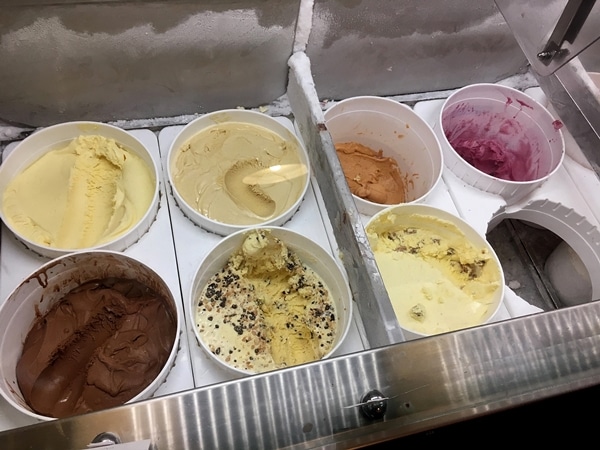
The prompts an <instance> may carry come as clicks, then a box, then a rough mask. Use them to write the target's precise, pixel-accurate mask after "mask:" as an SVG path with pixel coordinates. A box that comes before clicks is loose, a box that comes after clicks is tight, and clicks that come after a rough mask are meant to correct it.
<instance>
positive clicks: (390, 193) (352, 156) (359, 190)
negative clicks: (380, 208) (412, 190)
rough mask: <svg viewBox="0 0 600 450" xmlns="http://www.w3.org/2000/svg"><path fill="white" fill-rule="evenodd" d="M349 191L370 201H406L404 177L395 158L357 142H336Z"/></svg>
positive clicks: (389, 203) (385, 202)
mask: <svg viewBox="0 0 600 450" xmlns="http://www.w3.org/2000/svg"><path fill="white" fill-rule="evenodd" d="M335 149H336V153H337V155H338V158H339V160H340V164H341V165H342V170H343V171H344V176H345V178H346V182H347V183H348V187H349V188H350V191H351V192H352V193H353V194H354V195H356V196H358V197H360V198H363V199H365V200H369V201H371V202H373V203H380V204H385V205H393V204H398V203H403V202H405V201H406V183H407V180H406V177H403V176H402V174H401V173H400V169H399V168H398V163H397V162H396V160H395V159H394V158H389V157H386V156H383V151H382V150H379V151H377V152H376V151H375V150H373V149H371V148H369V147H367V146H365V145H363V144H359V143H358V142H341V143H338V144H335Z"/></svg>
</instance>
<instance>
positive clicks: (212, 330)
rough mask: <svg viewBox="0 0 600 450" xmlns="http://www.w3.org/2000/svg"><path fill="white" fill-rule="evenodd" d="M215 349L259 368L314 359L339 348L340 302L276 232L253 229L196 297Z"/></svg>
mask: <svg viewBox="0 0 600 450" xmlns="http://www.w3.org/2000/svg"><path fill="white" fill-rule="evenodd" d="M195 317H196V326H197V328H198V331H199V334H200V335H201V336H202V339H203V341H204V342H205V343H206V344H207V346H208V347H209V348H210V351H211V352H212V353H213V354H214V355H216V356H217V357H218V358H220V359H221V360H223V362H225V363H226V364H228V365H230V366H232V367H234V368H236V369H239V370H244V371H248V372H252V373H258V372H265V371H268V370H274V369H278V368H282V367H289V366H294V365H297V364H302V363H306V362H311V361H315V360H318V359H321V358H322V357H323V356H325V355H326V354H327V353H328V352H329V351H330V350H331V348H332V347H333V343H334V341H335V338H336V333H337V322H336V311H335V307H334V303H333V299H332V298H331V295H330V293H329V290H328V288H327V286H325V284H324V282H323V281H322V279H321V278H320V277H319V275H318V274H317V273H315V272H314V271H313V270H312V269H310V268H309V267H308V266H306V265H305V264H304V263H303V262H302V261H300V260H299V259H298V257H297V256H296V255H295V254H294V253H293V252H291V251H290V250H289V249H288V248H287V246H286V245H285V244H284V243H283V242H282V241H281V240H280V239H278V238H276V237H275V236H273V235H272V234H271V233H270V231H269V230H253V231H252V232H250V233H248V235H247V236H246V238H245V240H244V242H243V245H242V247H241V248H240V249H239V250H238V251H236V252H235V253H234V254H233V255H232V256H231V257H230V258H229V260H228V262H227V264H226V265H225V267H224V268H223V269H222V270H221V271H219V272H218V273H216V274H215V275H214V276H212V277H211V278H210V280H209V281H208V283H207V284H206V287H205V288H204V289H203V291H202V293H201V294H200V297H199V298H198V300H197V307H196V311H195Z"/></svg>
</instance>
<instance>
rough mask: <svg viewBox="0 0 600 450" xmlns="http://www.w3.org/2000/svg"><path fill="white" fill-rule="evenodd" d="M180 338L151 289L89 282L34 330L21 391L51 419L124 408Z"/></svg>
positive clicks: (20, 374)
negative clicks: (177, 338) (110, 408)
mask: <svg viewBox="0 0 600 450" xmlns="http://www.w3.org/2000/svg"><path fill="white" fill-rule="evenodd" d="M176 332H177V321H176V312H175V311H173V308H172V306H171V305H170V304H169V303H168V301H167V300H166V299H164V298H163V297H161V296H159V295H158V294H157V293H155V292H154V291H152V290H150V289H149V288H148V287H146V286H144V285H142V284H140V283H139V282H137V281H133V280H124V279H116V278H111V279H104V280H96V281H90V282H87V283H85V284H83V285H81V286H79V287H78V288H75V289H74V290H72V291H71V292H69V293H68V294H67V295H66V296H65V297H64V298H63V299H61V300H60V301H59V302H57V303H56V304H55V305H54V306H53V307H52V308H51V309H50V310H49V311H48V312H47V313H46V314H44V315H43V316H40V317H39V318H38V319H37V320H36V321H35V323H34V324H33V327H32V329H31V330H30V332H29V333H28V335H27V337H26V339H25V342H24V344H23V352H22V355H21V358H20V359H19V361H18V363H17V380H18V383H19V388H20V389H21V392H22V393H23V396H24V398H25V400H26V401H27V403H28V405H29V406H30V407H31V408H32V409H33V410H34V411H35V412H37V413H39V414H42V415H46V416H50V417H57V418H62V417H68V416H72V415H75V414H81V413H85V412H90V411H96V410H100V409H105V408H109V407H113V406H117V405H121V404H123V403H125V402H127V401H129V400H131V399H132V398H133V397H135V396H136V395H138V394H139V393H140V392H141V391H143V390H144V389H145V388H146V387H147V386H148V385H149V384H150V383H151V382H152V381H153V380H154V378H156V376H157V375H158V374H159V373H160V371H161V370H162V368H163V366H164V364H165V362H166V361H167V359H168V357H169V354H170V352H171V349H172V346H173V343H174V341H175V337H176Z"/></svg>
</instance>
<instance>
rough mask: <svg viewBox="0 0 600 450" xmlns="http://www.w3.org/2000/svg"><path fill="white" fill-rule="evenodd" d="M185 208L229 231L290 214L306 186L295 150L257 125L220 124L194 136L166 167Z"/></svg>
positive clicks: (296, 150)
mask: <svg viewBox="0 0 600 450" xmlns="http://www.w3.org/2000/svg"><path fill="white" fill-rule="evenodd" d="M171 171H172V172H171V173H172V176H173V183H174V184H175V187H176V189H177V191H178V192H179V194H180V195H181V197H182V198H183V199H184V200H185V202H186V203H187V204H188V205H189V206H190V207H191V208H193V209H195V210H196V211H198V212H200V213H201V214H202V215H204V216H206V217H208V218H210V219H213V220H215V221H217V222H221V223H227V224H233V225H254V224H260V223H264V222H266V221H268V220H270V219H272V218H275V217H277V216H279V215H281V214H282V213H284V212H285V211H287V210H289V209H290V208H291V207H292V206H293V205H294V204H295V203H296V202H297V201H298V199H299V198H300V197H301V196H302V194H303V192H304V189H305V187H306V185H307V183H308V175H307V168H306V166H305V165H304V164H303V162H302V160H301V159H300V149H299V148H298V146H297V145H296V144H295V142H293V141H291V140H284V139H283V138H282V137H281V136H279V135H278V134H277V133H274V132H273V131H271V130H269V129H267V128H265V127H262V126H258V125H253V124H249V123H241V122H225V123H222V124H217V125H213V126H211V127H208V128H206V129H205V130H203V131H201V132H199V133H198V134H196V135H195V136H193V137H192V138H191V139H190V140H189V141H188V142H186V143H185V144H184V145H183V146H182V147H181V148H180V149H179V150H178V152H177V154H176V155H175V157H174V161H173V162H172V166H171Z"/></svg>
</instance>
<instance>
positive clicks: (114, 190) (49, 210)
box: [2, 135, 157, 249]
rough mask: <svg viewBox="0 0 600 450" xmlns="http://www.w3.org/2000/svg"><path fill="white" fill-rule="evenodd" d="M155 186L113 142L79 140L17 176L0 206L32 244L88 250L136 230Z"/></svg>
mask: <svg viewBox="0 0 600 450" xmlns="http://www.w3.org/2000/svg"><path fill="white" fill-rule="evenodd" d="M156 183H157V180H156V179H155V177H154V174H153V173H152V171H151V169H150V167H149V166H148V164H147V163H146V162H145V161H144V160H142V158H140V157H139V156H138V155H136V154H135V153H133V152H131V151H129V150H128V149H126V148H125V147H123V146H122V145H120V144H119V143H118V142H116V141H115V140H114V139H108V138H105V137H103V136H98V135H91V136H79V137H77V138H76V139H73V140H72V141H71V142H70V143H68V144H67V145H64V146H63V147H60V148H56V149H54V150H51V151H49V152H47V153H45V154H44V155H43V156H41V157H40V158H39V159H38V160H37V161H35V162H34V163H33V164H31V165H30V166H29V167H27V168H26V169H25V170H23V171H22V172H21V173H20V174H18V175H17V176H15V177H14V178H13V179H12V180H11V181H10V183H9V184H8V185H7V187H6V189H5V191H4V194H3V200H2V207H3V212H4V217H5V220H6V221H7V223H8V224H10V226H11V227H12V228H13V229H14V230H15V231H16V232H18V233H19V234H21V235H22V236H23V237H24V238H26V239H28V240H30V241H32V242H35V243H36V244H40V245H44V246H48V247H53V248H60V249H81V248H89V247H94V246H97V245H100V244H103V243H105V242H109V241H111V240H113V239H116V238H117V237H119V236H121V235H123V234H124V233H126V232H127V231H129V230H130V229H131V228H132V227H134V226H135V225H136V224H137V223H138V222H139V220H140V219H141V218H142V217H143V216H144V215H145V214H146V212H147V211H148V208H149V207H150V205H151V203H152V200H153V197H154V193H155V189H156Z"/></svg>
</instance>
